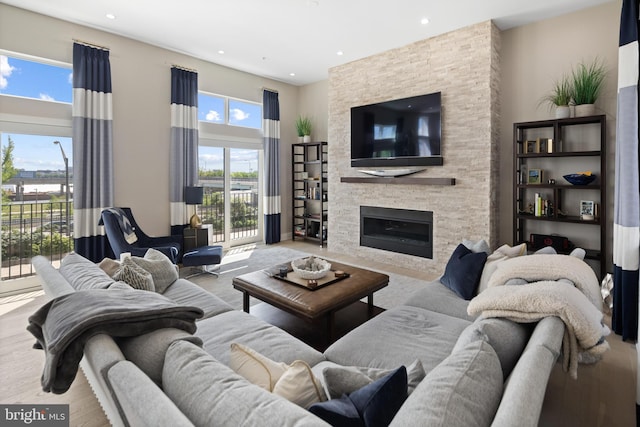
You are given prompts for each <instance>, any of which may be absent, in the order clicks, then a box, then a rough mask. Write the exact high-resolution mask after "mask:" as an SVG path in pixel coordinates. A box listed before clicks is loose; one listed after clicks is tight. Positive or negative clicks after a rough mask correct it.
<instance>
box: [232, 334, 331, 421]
mask: <svg viewBox="0 0 640 427" xmlns="http://www.w3.org/2000/svg"><path fill="white" fill-rule="evenodd" d="M229 367H230V368H231V369H233V370H234V371H235V372H236V373H237V374H240V375H242V376H243V377H244V378H246V379H247V380H248V381H249V382H251V383H253V384H255V385H257V386H260V387H262V388H264V389H265V390H268V391H271V392H272V393H273V394H275V395H277V396H280V397H283V398H285V399H287V400H288V401H290V402H292V403H295V404H296V405H298V406H301V407H303V408H305V409H307V408H309V406H311V405H313V404H314V403H317V402H323V401H325V400H327V398H326V396H325V394H324V390H323V387H322V385H321V384H320V381H319V380H318V379H317V378H316V377H315V375H313V372H312V371H311V367H310V366H309V364H308V363H307V362H305V361H303V360H296V361H294V362H293V363H292V364H291V365H287V364H286V363H282V362H274V361H273V360H271V359H269V358H268V357H266V356H263V355H262V354H260V353H258V352H257V351H255V350H253V349H251V348H249V347H247V346H244V345H242V344H236V343H233V344H231V357H230V362H229Z"/></svg>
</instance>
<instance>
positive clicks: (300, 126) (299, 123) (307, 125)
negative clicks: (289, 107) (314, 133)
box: [296, 116, 311, 142]
mask: <svg viewBox="0 0 640 427" xmlns="http://www.w3.org/2000/svg"><path fill="white" fill-rule="evenodd" d="M296 131H297V132H298V137H301V138H303V141H304V142H310V141H311V119H310V118H309V117H306V116H298V118H297V119H296Z"/></svg>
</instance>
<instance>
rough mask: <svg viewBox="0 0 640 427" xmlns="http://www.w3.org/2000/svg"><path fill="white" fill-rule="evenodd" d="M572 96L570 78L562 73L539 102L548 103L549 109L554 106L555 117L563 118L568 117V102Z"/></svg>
mask: <svg viewBox="0 0 640 427" xmlns="http://www.w3.org/2000/svg"><path fill="white" fill-rule="evenodd" d="M572 96H573V87H572V84H571V80H570V79H569V77H568V76H567V75H563V76H562V77H561V78H560V79H559V80H556V81H555V82H554V84H553V88H552V89H551V93H549V94H548V95H547V96H545V97H544V98H542V100H541V101H540V103H548V104H549V109H551V108H552V107H555V109H556V118H557V119H565V118H567V117H569V102H571V98H572Z"/></svg>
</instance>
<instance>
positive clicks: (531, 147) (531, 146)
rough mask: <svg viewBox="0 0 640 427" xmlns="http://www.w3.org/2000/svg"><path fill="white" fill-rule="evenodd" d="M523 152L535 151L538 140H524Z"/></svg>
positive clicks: (536, 150)
mask: <svg viewBox="0 0 640 427" xmlns="http://www.w3.org/2000/svg"><path fill="white" fill-rule="evenodd" d="M524 152H525V153H527V154H531V153H537V152H538V142H537V141H525V142H524Z"/></svg>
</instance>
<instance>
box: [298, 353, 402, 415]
mask: <svg viewBox="0 0 640 427" xmlns="http://www.w3.org/2000/svg"><path fill="white" fill-rule="evenodd" d="M406 399H407V369H406V368H405V367H404V366H401V367H399V368H398V369H396V370H395V371H393V372H392V373H390V374H389V375H387V376H385V377H383V378H380V379H379V380H376V381H374V382H372V383H371V384H368V385H366V386H364V387H362V388H361V389H359V390H356V391H354V392H353V393H351V394H349V395H348V396H347V395H346V394H345V395H343V396H342V397H341V398H340V399H331V400H328V401H326V402H320V403H315V404H313V405H311V407H310V408H309V411H310V412H311V413H312V414H314V415H316V416H318V417H320V418H322V419H323V420H324V421H326V422H328V423H329V424H331V425H332V426H334V427H335V426H340V427H342V426H345V427H354V426H364V427H386V426H388V425H389V424H390V423H391V420H393V417H394V416H395V415H396V413H397V412H398V410H400V407H401V406H402V404H403V403H404V401H405V400H406Z"/></svg>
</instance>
